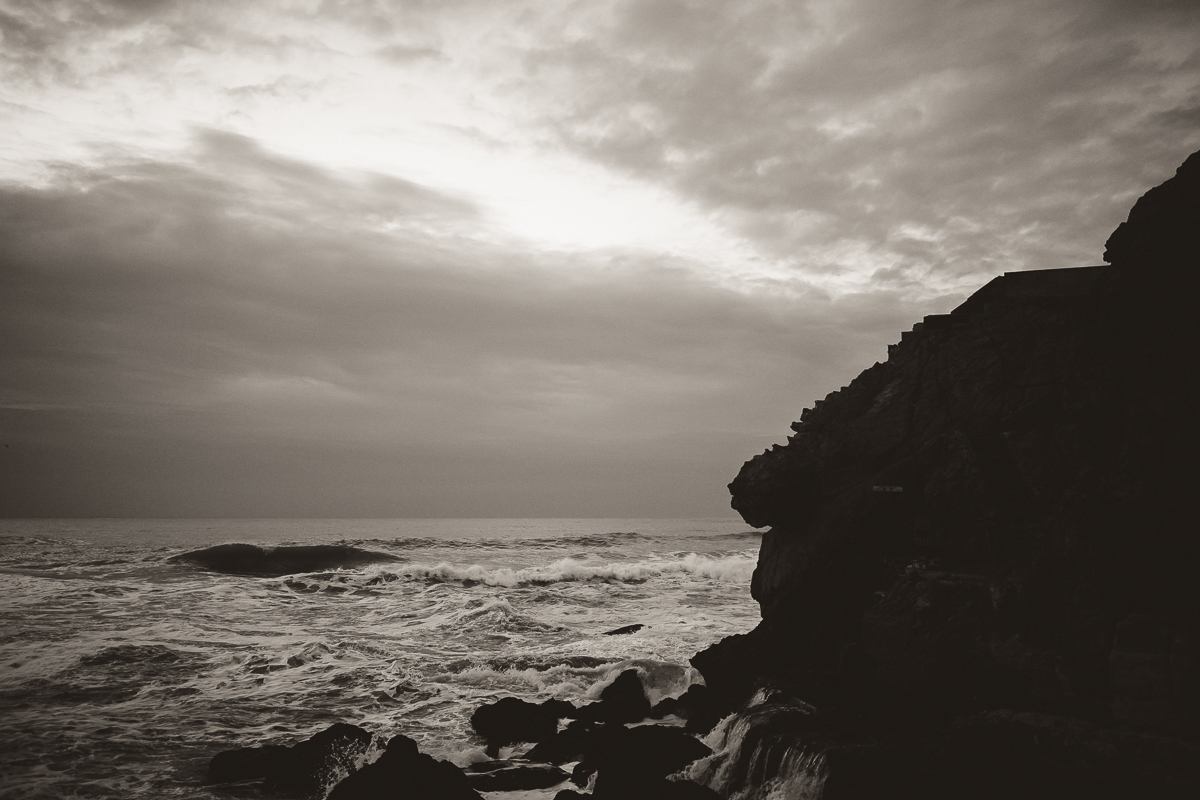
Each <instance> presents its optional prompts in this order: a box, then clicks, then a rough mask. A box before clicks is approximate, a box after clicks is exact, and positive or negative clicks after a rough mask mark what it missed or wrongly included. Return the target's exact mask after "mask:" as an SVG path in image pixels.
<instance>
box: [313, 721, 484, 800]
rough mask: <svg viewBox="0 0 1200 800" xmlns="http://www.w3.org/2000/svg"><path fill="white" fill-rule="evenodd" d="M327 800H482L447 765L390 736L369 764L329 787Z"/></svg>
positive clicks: (409, 742)
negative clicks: (376, 757) (383, 748)
mask: <svg viewBox="0 0 1200 800" xmlns="http://www.w3.org/2000/svg"><path fill="white" fill-rule="evenodd" d="M327 800H482V798H481V797H480V795H479V793H478V792H476V791H475V790H474V789H472V788H471V785H470V783H468V781H467V777H466V776H465V775H464V774H463V772H462V770H460V769H459V768H458V767H456V766H455V765H453V764H451V763H450V762H449V761H439V760H437V759H435V758H434V757H433V756H430V755H426V754H424V753H421V752H419V751H418V750H417V743H416V742H414V741H413V740H412V739H409V738H408V737H407V736H393V737H392V738H391V739H390V740H388V743H387V748H386V749H385V750H384V752H383V754H382V755H381V756H380V757H379V758H378V759H376V760H375V761H374V762H373V763H371V764H367V765H366V766H365V767H363V768H362V769H360V770H359V771H358V772H355V773H354V774H353V775H350V776H349V777H348V778H346V779H345V780H343V781H341V782H340V783H338V784H337V785H336V786H334V787H333V790H332V791H331V792H330V793H329V797H328V798H327Z"/></svg>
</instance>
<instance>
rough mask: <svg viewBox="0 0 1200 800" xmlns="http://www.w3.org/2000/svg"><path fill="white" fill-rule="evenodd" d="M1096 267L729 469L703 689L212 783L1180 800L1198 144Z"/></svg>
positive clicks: (996, 314)
mask: <svg viewBox="0 0 1200 800" xmlns="http://www.w3.org/2000/svg"><path fill="white" fill-rule="evenodd" d="M1105 260H1106V261H1107V262H1108V265H1107V266H1097V267H1085V268H1078V269H1056V270H1042V271H1032V272H1021V273H1007V274H1005V275H1004V276H1002V277H999V278H996V279H995V280H993V281H992V282H991V283H989V284H988V285H987V286H985V287H983V288H982V289H980V290H979V291H978V292H976V293H975V294H974V295H972V296H971V297H970V298H968V300H967V301H966V302H964V303H963V304H962V305H960V306H959V307H958V308H956V309H955V310H954V311H953V312H952V313H950V314H941V315H934V316H930V317H926V318H925V320H924V321H923V322H921V323H918V324H917V325H915V326H914V328H913V330H912V331H911V332H908V333H905V334H904V336H903V337H902V339H901V341H900V342H899V343H898V344H896V345H895V346H893V347H892V348H889V357H888V360H887V361H886V362H884V363H880V364H875V365H874V366H873V367H871V368H869V369H867V370H866V371H864V372H863V373H862V374H861V375H860V376H859V377H858V378H857V379H855V380H854V381H853V382H852V383H851V384H850V385H849V386H846V387H843V389H841V390H840V391H838V392H834V393H832V394H831V395H829V396H828V397H826V398H825V399H824V400H823V401H818V402H817V403H816V404H815V405H814V407H813V408H811V409H806V410H805V411H804V413H802V414H801V418H800V421H799V422H796V423H794V424H793V425H792V429H793V431H794V434H795V435H794V436H791V437H789V439H788V442H787V444H785V445H777V446H775V447H774V448H772V449H771V450H768V451H766V452H764V453H763V454H761V455H759V456H756V457H755V458H753V459H751V460H750V461H748V462H746V464H745V465H744V466H743V467H742V470H741V472H740V473H739V474H738V476H737V477H736V478H735V479H734V481H733V483H731V484H730V491H731V493H732V495H733V501H732V502H733V507H734V508H735V509H736V510H738V511H739V512H740V513H741V514H742V516H743V518H744V519H745V520H746V521H747V522H748V523H749V524H750V525H752V526H754V527H767V528H769V530H768V531H767V532H766V534H765V535H764V537H763V543H762V548H761V551H760V554H759V562H758V566H757V569H756V570H755V573H754V577H753V582H752V592H753V595H754V598H755V599H756V600H757V601H758V602H759V604H760V607H761V610H762V622H761V623H760V624H759V625H758V627H757V628H755V629H754V630H753V631H752V632H750V633H748V634H744V635H740V636H732V637H729V638H727V639H724V640H723V641H721V642H719V643H718V644H716V645H714V646H712V647H710V648H708V649H707V650H705V651H703V652H700V653H697V654H696V656H695V657H694V658H693V659H692V664H693V665H694V666H695V667H696V668H697V669H698V670H699V671H700V672H701V674H702V675H703V677H704V679H705V685H704V686H693V687H692V688H691V689H689V690H688V692H687V693H686V694H685V695H683V696H682V697H679V698H670V699H667V700H664V701H663V702H662V703H660V704H659V705H658V706H655V707H654V708H651V706H650V703H649V701H648V700H647V699H646V695H645V692H644V690H643V688H642V685H641V683H640V682H639V680H638V676H637V672H636V670H629V671H626V672H624V673H622V674H621V675H620V677H619V678H617V680H616V681H614V682H613V683H612V684H611V685H610V686H609V687H607V688H606V689H605V691H604V694H602V695H601V699H600V701H598V702H596V703H592V704H590V705H586V706H580V707H576V706H575V705H574V704H573V703H568V702H564V701H547V702H546V703H542V704H533V703H528V702H525V701H521V700H517V699H515V698H508V699H505V700H501V701H500V702H498V703H495V704H491V705H488V706H484V707H482V708H480V709H479V710H478V711H477V712H476V714H475V715H474V716H473V717H472V726H473V728H474V729H475V731H476V733H477V734H478V735H479V737H480V738H481V739H483V740H484V741H485V742H486V743H487V745H488V748H489V754H490V755H492V756H493V757H494V756H496V755H497V754H498V752H499V747H500V746H502V745H507V744H512V743H515V742H529V743H536V746H534V747H533V748H532V749H531V750H529V751H528V752H526V753H525V755H524V756H523V757H522V758H520V759H510V760H508V761H499V760H496V761H492V762H485V763H483V764H477V765H473V766H472V768H471V769H470V771H468V772H463V771H461V770H459V769H458V768H457V767H455V766H454V765H452V764H449V763H448V762H438V761H436V760H434V759H433V758H431V757H430V756H427V755H422V754H420V753H419V752H418V750H417V746H416V745H415V744H414V743H413V742H412V740H410V739H407V738H405V737H402V736H398V737H395V738H393V739H392V740H390V741H389V742H386V743H384V742H378V741H375V740H373V739H372V737H371V735H370V734H369V733H367V732H366V731H363V730H362V729H359V728H355V727H354V726H348V725H337V726H334V727H333V728H330V729H328V730H326V731H324V732H322V733H320V734H318V735H317V736H314V737H313V738H312V739H310V740H308V741H306V742H304V743H301V744H299V745H296V746H294V747H292V748H282V747H275V748H271V747H265V748H254V749H248V750H238V751H228V752H225V753H221V754H218V755H217V756H216V757H215V758H214V759H213V761H212V763H211V764H210V767H209V775H208V781H207V782H208V783H209V784H211V785H222V786H224V787H226V790H227V791H234V790H233V789H232V788H230V787H237V786H241V787H252V788H253V790H254V791H262V792H265V793H266V794H270V795H275V796H287V797H310V796H320V793H321V792H323V791H324V789H325V787H327V786H329V785H330V784H332V783H334V782H335V779H336V778H338V777H340V776H342V775H348V777H345V778H344V779H342V780H341V781H340V782H337V783H336V785H334V786H333V789H332V791H331V792H330V794H329V795H328V796H329V797H330V798H335V799H336V800H344V799H345V798H408V797H412V798H418V797H420V798H425V797H428V798H435V797H436V798H456V797H463V798H469V797H479V796H480V795H479V794H478V792H480V791H486V792H491V791H511V790H517V789H535V788H541V789H544V788H547V787H553V786H557V785H559V784H560V783H563V782H565V781H566V780H567V779H570V780H571V781H573V782H574V784H575V785H576V786H577V787H578V788H579V789H585V788H586V789H587V790H588V792H589V793H590V794H582V793H581V792H580V791H578V790H577V789H569V788H564V789H562V790H561V791H559V792H558V794H557V795H556V797H557V798H559V800H566V798H575V797H582V796H591V797H595V798H597V799H598V800H604V798H612V799H613V800H617V799H623V800H637V798H643V797H645V798H726V799H727V800H728V799H729V798H737V799H738V800H757V799H758V798H762V799H763V800H765V798H769V797H771V798H773V797H778V798H792V797H796V798H800V797H804V798H822V799H823V800H839V799H840V798H854V799H855V800H859V799H861V800H868V799H874V798H907V797H913V798H916V797H920V798H924V799H926V800H927V799H929V798H947V800H949V798H1014V797H1021V798H1043V797H1044V798H1052V797H1053V798H1060V797H1073V796H1087V797H1091V798H1108V797H1111V798H1118V797H1121V798H1124V797H1129V796H1135V797H1142V798H1176V797H1178V798H1183V797H1189V798H1190V797H1196V796H1200V535H1197V530H1198V528H1197V523H1196V518H1197V517H1196V513H1195V511H1193V509H1192V501H1191V497H1192V496H1193V495H1194V494H1195V493H1196V491H1197V486H1200V466H1198V465H1197V453H1200V418H1198V415H1197V412H1196V409H1197V408H1198V407H1200V314H1198V313H1197V312H1196V311H1195V309H1194V308H1193V305H1194V303H1195V302H1196V298H1197V296H1198V292H1197V290H1198V289H1200V153H1197V154H1194V155H1192V156H1191V157H1189V158H1188V159H1187V161H1185V162H1184V164H1183V165H1182V166H1181V167H1180V168H1179V170H1178V171H1177V173H1176V175H1175V176H1174V177H1173V178H1171V179H1170V180H1168V181H1166V182H1165V183H1163V184H1162V185H1160V186H1158V187H1156V188H1155V189H1152V190H1151V191H1149V192H1148V193H1147V194H1146V195H1144V196H1143V197H1142V198H1141V199H1139V200H1138V201H1137V203H1136V204H1135V206H1134V207H1133V209H1132V210H1131V212H1130V215H1129V220H1128V221H1127V222H1125V223H1122V225H1121V226H1120V227H1118V228H1117V230H1116V231H1115V232H1114V233H1113V235H1112V236H1111V237H1110V238H1109V240H1108V243H1107V250H1106V252H1105ZM621 632H623V631H622V630H618V631H613V633H614V634H619V633H621ZM568 720H569V723H567V724H565V726H564V723H566V722H567V721H568ZM648 720H649V721H650V722H649V723H647V721H648ZM655 720H658V721H662V722H655ZM663 722H665V723H667V724H662V723H663ZM698 734H707V735H706V737H705V740H704V742H701V741H700V740H699V739H698V738H697V735H698ZM706 742H707V743H706ZM364 765H365V766H364ZM567 767H570V771H569V772H568V770H567V769H566V768H567ZM668 776H670V778H671V779H668ZM235 793H236V792H235Z"/></svg>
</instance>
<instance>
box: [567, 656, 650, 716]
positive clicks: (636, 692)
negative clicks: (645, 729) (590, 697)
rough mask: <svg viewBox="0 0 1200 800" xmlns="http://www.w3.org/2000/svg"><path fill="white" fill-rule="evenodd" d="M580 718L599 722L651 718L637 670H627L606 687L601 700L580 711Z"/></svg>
mask: <svg viewBox="0 0 1200 800" xmlns="http://www.w3.org/2000/svg"><path fill="white" fill-rule="evenodd" d="M578 714H579V718H580V719H587V720H595V721H599V722H622V723H623V722H638V721H640V720H643V719H645V718H646V717H648V716H650V701H649V700H648V699H647V698H646V690H645V689H643V688H642V681H641V678H639V677H638V672H637V670H636V669H627V670H625V671H624V672H622V673H621V674H620V675H618V676H617V679H616V680H615V681H613V682H612V683H610V684H609V685H608V686H605V687H604V691H602V692H600V699H599V700H598V701H596V702H595V703H591V704H589V705H586V706H584V707H583V708H581V709H579V712H578Z"/></svg>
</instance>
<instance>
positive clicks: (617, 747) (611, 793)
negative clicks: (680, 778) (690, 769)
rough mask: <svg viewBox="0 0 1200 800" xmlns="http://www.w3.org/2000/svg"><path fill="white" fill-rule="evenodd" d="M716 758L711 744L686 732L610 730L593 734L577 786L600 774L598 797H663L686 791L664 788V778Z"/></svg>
mask: <svg viewBox="0 0 1200 800" xmlns="http://www.w3.org/2000/svg"><path fill="white" fill-rule="evenodd" d="M709 755H712V750H711V749H710V748H709V747H708V745H706V744H704V743H703V742H701V741H700V740H699V739H697V738H696V737H694V736H692V735H691V734H689V733H687V732H686V731H684V730H682V729H680V728H676V727H672V726H666V725H641V726H638V727H636V728H624V727H614V726H610V727H608V728H605V729H603V730H602V731H598V732H597V733H595V734H594V735H593V736H592V738H591V741H590V742H589V750H588V752H587V753H586V754H585V756H584V758H583V760H581V761H580V763H579V764H578V765H577V767H576V770H575V774H574V775H573V778H574V779H575V780H576V782H577V783H582V782H583V781H585V780H586V779H587V778H588V777H589V776H590V775H591V773H593V772H594V773H596V784H595V795H596V796H597V797H614V798H615V797H621V798H632V797H643V796H645V797H665V796H674V795H673V794H662V793H663V792H665V791H668V790H669V791H670V792H671V793H676V792H679V791H687V789H686V788H682V789H681V788H676V787H671V786H664V785H663V784H664V781H665V779H666V777H667V776H668V775H670V774H672V773H675V772H678V771H679V770H681V769H683V768H684V767H686V766H687V765H688V764H691V763H692V762H693V761H696V760H697V759H700V758H705V757H706V756H709Z"/></svg>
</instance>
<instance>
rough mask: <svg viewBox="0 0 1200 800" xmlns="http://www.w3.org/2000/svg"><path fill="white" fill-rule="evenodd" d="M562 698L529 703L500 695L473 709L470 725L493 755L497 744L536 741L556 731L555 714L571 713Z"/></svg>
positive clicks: (570, 708)
mask: <svg viewBox="0 0 1200 800" xmlns="http://www.w3.org/2000/svg"><path fill="white" fill-rule="evenodd" d="M574 711H575V707H574V706H573V705H571V704H570V703H567V702H566V701H560V700H548V701H546V702H545V703H541V704H538V703H530V702H529V701H527V700H521V699H520V698H517V697H502V698H500V699H499V700H497V701H496V702H495V703H488V704H486V705H482V706H480V707H479V708H478V709H476V711H475V713H474V714H472V715H471V727H472V728H474V729H475V732H476V733H477V734H479V735H480V736H481V737H483V739H484V741H486V742H487V752H488V755H490V756H492V757H493V758H495V756H496V755H497V753H498V751H499V749H500V747H501V746H502V745H506V744H512V743H513V742H540V741H542V740H543V739H547V738H549V737H551V736H553V735H554V734H555V733H556V732H557V731H558V720H559V717H562V716H567V714H568V713H573V712H574Z"/></svg>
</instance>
